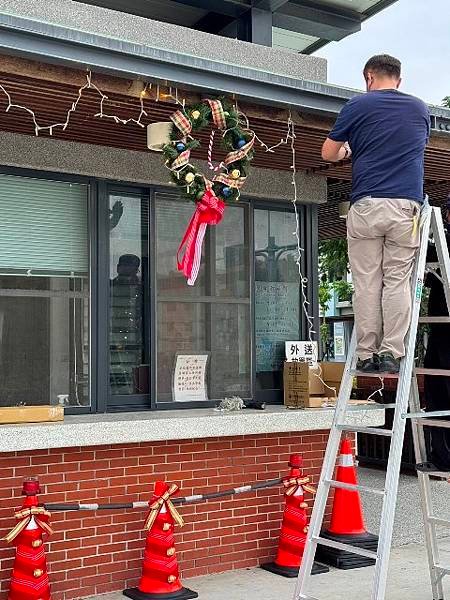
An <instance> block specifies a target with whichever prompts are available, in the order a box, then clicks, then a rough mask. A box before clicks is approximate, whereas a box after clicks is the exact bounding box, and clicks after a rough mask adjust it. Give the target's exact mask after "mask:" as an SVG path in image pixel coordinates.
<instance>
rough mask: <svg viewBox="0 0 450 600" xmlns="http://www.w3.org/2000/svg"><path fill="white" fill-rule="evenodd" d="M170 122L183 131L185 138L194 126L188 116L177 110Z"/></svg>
mask: <svg viewBox="0 0 450 600" xmlns="http://www.w3.org/2000/svg"><path fill="white" fill-rule="evenodd" d="M170 120H171V121H172V123H173V124H174V125H175V127H176V128H177V129H178V130H179V131H181V133H182V134H183V136H184V137H185V136H187V135H189V134H190V133H191V131H192V125H191V122H190V121H189V119H188V118H187V116H186V115H185V114H184V112H182V111H181V110H177V111H176V112H174V113H173V115H171V117H170Z"/></svg>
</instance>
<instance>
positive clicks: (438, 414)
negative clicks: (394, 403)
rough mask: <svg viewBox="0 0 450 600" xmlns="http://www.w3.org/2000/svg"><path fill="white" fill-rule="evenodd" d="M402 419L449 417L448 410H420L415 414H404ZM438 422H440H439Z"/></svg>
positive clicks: (449, 412)
mask: <svg viewBox="0 0 450 600" xmlns="http://www.w3.org/2000/svg"><path fill="white" fill-rule="evenodd" d="M402 417H403V419H433V418H434V417H450V410H430V411H429V412H426V411H424V410H421V411H420V412H417V413H404V414H402ZM439 422H440V421H439Z"/></svg>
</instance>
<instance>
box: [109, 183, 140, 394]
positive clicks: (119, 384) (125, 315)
mask: <svg viewBox="0 0 450 600" xmlns="http://www.w3.org/2000/svg"><path fill="white" fill-rule="evenodd" d="M109 209H110V264H109V271H110V275H109V278H110V385H111V394H113V395H125V396H127V395H134V394H148V393H149V391H150V388H149V358H148V352H147V348H148V347H149V344H148V335H149V331H147V322H148V317H147V315H148V302H145V298H146V287H147V285H148V200H147V199H146V198H142V197H140V196H133V195H130V196H128V195H115V194H111V195H110V196H109Z"/></svg>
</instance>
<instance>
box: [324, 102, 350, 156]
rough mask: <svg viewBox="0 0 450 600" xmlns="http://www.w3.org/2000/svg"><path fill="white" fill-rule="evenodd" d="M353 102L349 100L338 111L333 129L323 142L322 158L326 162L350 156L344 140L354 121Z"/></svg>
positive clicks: (347, 137)
mask: <svg viewBox="0 0 450 600" xmlns="http://www.w3.org/2000/svg"><path fill="white" fill-rule="evenodd" d="M355 103H356V100H355V99H352V100H349V101H348V102H347V104H346V105H345V106H344V107H343V108H342V110H341V112H340V113H339V116H338V118H337V120H336V123H335V124H334V127H333V129H332V130H331V131H330V133H329V134H328V137H327V139H326V140H325V142H324V143H323V146H322V158H323V160H326V161H327V162H339V161H341V160H345V159H347V158H349V157H350V155H351V153H352V152H351V150H350V147H349V145H348V142H347V141H346V140H348V139H349V137H350V133H351V130H352V127H353V123H354V121H355V111H356V112H357V110H356V107H355Z"/></svg>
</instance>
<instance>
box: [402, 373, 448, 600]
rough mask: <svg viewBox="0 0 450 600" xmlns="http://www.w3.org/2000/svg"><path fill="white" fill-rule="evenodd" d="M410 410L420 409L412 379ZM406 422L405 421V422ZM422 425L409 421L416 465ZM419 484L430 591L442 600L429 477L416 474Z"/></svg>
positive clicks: (420, 458) (422, 454)
mask: <svg viewBox="0 0 450 600" xmlns="http://www.w3.org/2000/svg"><path fill="white" fill-rule="evenodd" d="M410 407H411V410H414V411H416V410H417V409H420V398H419V389H418V385H417V379H414V382H413V385H412V389H411V396H410ZM405 422H406V420H405ZM423 428H424V425H423V424H422V423H421V422H420V421H411V429H412V435H413V445H414V455H415V458H416V463H421V462H425V461H426V459H427V447H426V442H425V433H424V430H423ZM417 477H418V484H419V496H420V504H421V509H422V516H423V525H424V534H425V545H426V548H427V560H428V567H429V570H430V580H431V589H432V592H433V598H443V597H444V591H443V587H442V577H440V576H439V575H440V574H439V572H438V571H437V569H436V565H438V564H439V563H440V557H439V544H438V540H437V535H436V521H434V519H435V517H434V515H433V500H432V496H431V487H430V477H429V475H428V474H427V473H422V472H420V471H418V472H417Z"/></svg>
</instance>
